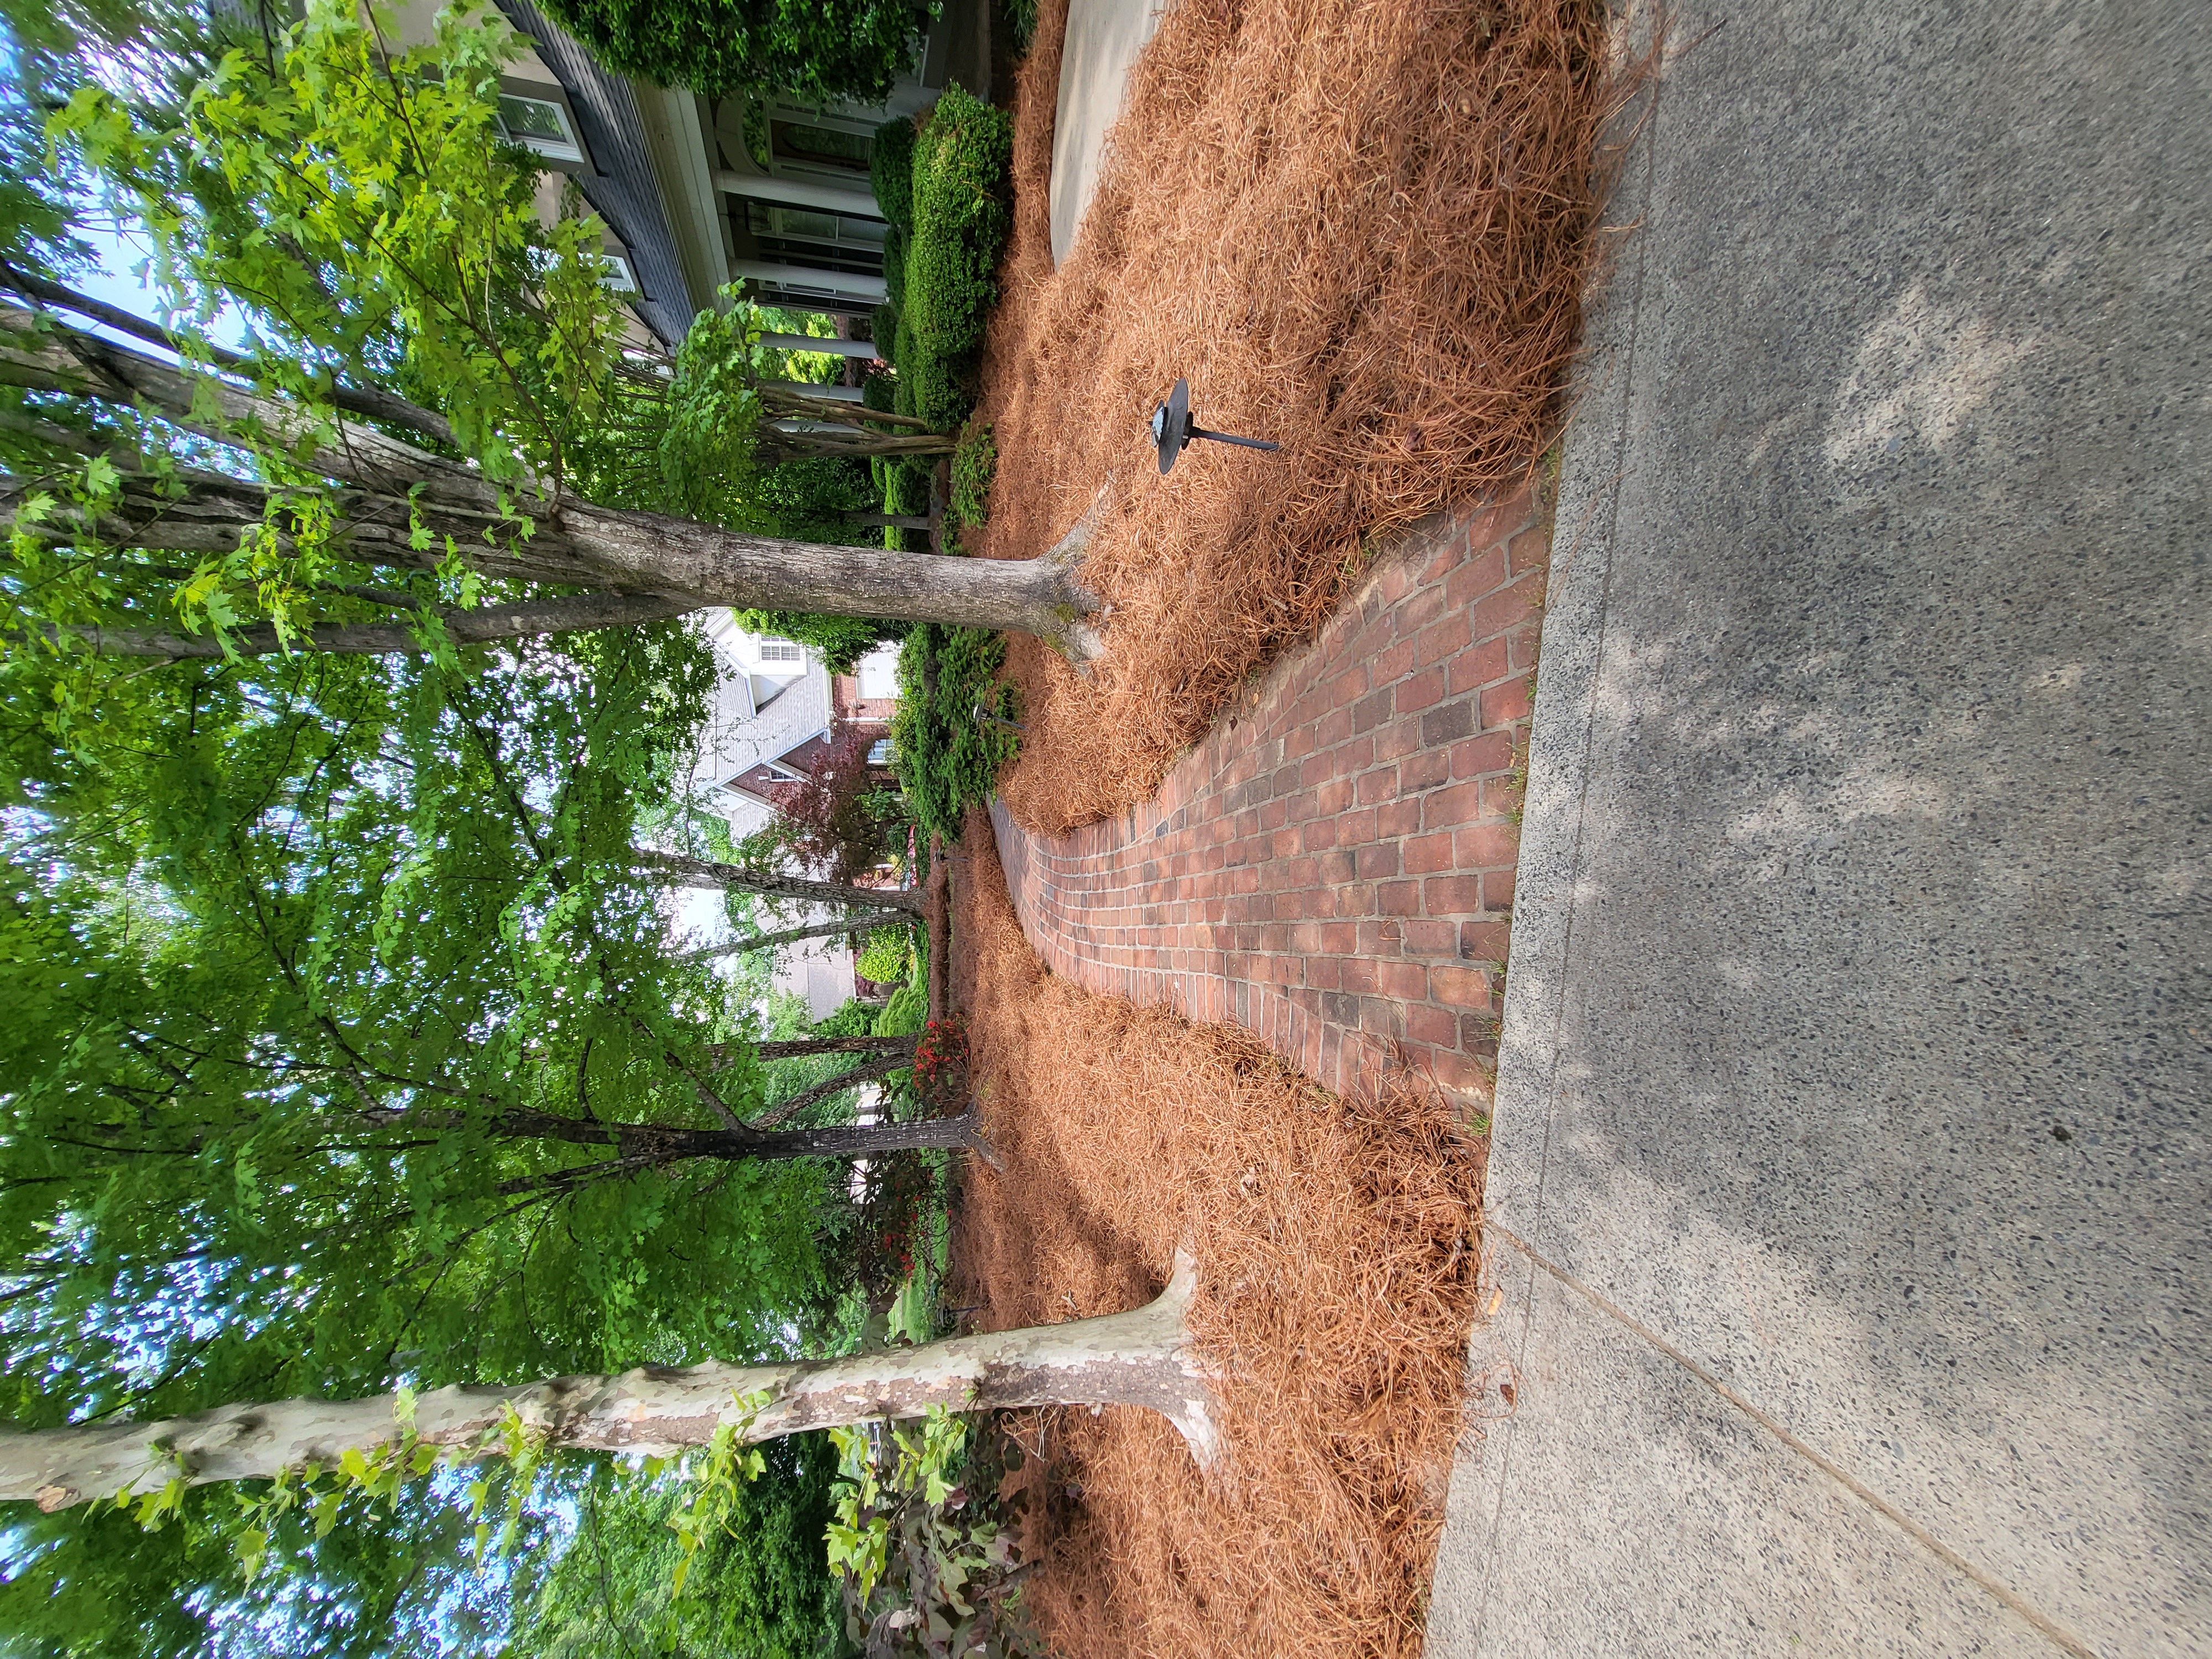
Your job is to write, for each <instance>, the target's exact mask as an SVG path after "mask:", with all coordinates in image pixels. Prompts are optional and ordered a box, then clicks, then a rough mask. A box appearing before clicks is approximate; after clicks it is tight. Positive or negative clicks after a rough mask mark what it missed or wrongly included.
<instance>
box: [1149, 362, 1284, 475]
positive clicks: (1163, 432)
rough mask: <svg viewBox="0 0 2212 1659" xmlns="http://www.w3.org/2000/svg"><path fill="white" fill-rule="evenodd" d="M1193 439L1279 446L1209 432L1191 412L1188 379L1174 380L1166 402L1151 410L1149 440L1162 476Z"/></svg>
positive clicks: (1249, 447) (1259, 445)
mask: <svg viewBox="0 0 2212 1659" xmlns="http://www.w3.org/2000/svg"><path fill="white" fill-rule="evenodd" d="M1194 438H1211V439H1212V441H1214V442H1215V443H1218V444H1237V445H1238V446H1240V447H1243V448H1245V449H1280V448H1281V447H1282V445H1280V444H1275V443H1269V442H1268V441H1267V440H1266V439H1265V438H1239V437H1235V436H1233V435H1231V434H1229V433H1226V432H1208V431H1207V430H1206V428H1204V427H1202V426H1200V424H1199V423H1198V417H1197V416H1194V415H1193V414H1192V413H1191V412H1190V382H1189V381H1188V380H1177V381H1176V383H1175V390H1174V391H1172V392H1169V393H1168V400H1167V402H1165V403H1164V404H1161V405H1160V406H1159V407H1158V409H1155V410H1153V411H1152V442H1153V444H1154V445H1155V446H1157V447H1158V449H1159V452H1160V471H1161V473H1162V475H1163V476H1164V475H1165V474H1166V473H1167V471H1168V470H1169V469H1170V468H1171V467H1173V466H1174V465H1175V464H1176V456H1178V455H1180V454H1182V453H1183V451H1184V450H1186V449H1188V448H1189V447H1190V443H1191V440H1192V439H1194Z"/></svg>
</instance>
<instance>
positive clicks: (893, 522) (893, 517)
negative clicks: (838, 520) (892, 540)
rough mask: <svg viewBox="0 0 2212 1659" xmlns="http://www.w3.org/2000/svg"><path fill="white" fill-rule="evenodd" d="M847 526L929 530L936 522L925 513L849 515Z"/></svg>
mask: <svg viewBox="0 0 2212 1659" xmlns="http://www.w3.org/2000/svg"><path fill="white" fill-rule="evenodd" d="M845 522H846V523H847V524H857V525H866V526H870V527H872V528H874V527H880V528H888V529H892V530H927V529H928V528H929V527H930V526H931V525H932V524H933V523H934V522H935V520H933V519H931V518H930V517H929V515H928V514H927V513H846V514H845Z"/></svg>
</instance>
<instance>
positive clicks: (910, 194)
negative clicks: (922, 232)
mask: <svg viewBox="0 0 2212 1659" xmlns="http://www.w3.org/2000/svg"><path fill="white" fill-rule="evenodd" d="M914 137H915V133H914V122H913V121H912V120H911V119H910V118H908V117H906V116H903V115H899V116H894V117H893V118H891V119H890V120H888V121H886V122H884V124H883V125H881V126H879V127H878V128H877V129H876V143H875V148H874V149H872V150H870V151H869V152H868V188H869V189H871V190H872V191H875V194H876V211H877V212H878V213H880V214H882V215H883V216H884V220H885V222H888V223H890V224H891V225H893V226H895V227H896V228H898V229H900V230H912V229H913V228H914Z"/></svg>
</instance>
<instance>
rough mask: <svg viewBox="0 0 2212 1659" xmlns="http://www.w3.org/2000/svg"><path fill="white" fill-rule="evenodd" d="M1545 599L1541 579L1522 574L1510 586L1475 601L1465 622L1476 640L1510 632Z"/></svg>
mask: <svg viewBox="0 0 2212 1659" xmlns="http://www.w3.org/2000/svg"><path fill="white" fill-rule="evenodd" d="M1543 599H1544V579H1543V578H1542V577H1541V576H1534V575H1531V576H1523V577H1522V578H1521V579H1520V580H1518V581H1516V582H1515V583H1514V584H1513V586H1510V587H1504V588H1500V589H1499V590H1498V592H1495V593H1492V594H1488V595H1486V596H1485V597H1484V598H1482V599H1477V600H1476V601H1475V602H1474V611H1472V612H1471V613H1470V615H1469V616H1468V623H1469V625H1470V627H1471V628H1472V629H1473V632H1474V637H1475V638H1476V639H1478V640H1486V639H1489V638H1491V637H1492V635H1498V634H1505V633H1510V631H1511V630H1513V629H1516V628H1520V627H1522V626H1523V625H1524V624H1526V623H1528V621H1529V620H1530V619H1531V618H1533V617H1534V616H1535V615H1536V611H1537V607H1538V606H1539V605H1541V604H1542V603H1543Z"/></svg>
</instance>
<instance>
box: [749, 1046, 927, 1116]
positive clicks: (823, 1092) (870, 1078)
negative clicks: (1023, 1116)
mask: <svg viewBox="0 0 2212 1659" xmlns="http://www.w3.org/2000/svg"><path fill="white" fill-rule="evenodd" d="M913 1064H914V1059H913V1056H912V1055H910V1054H886V1055H884V1057H883V1058H882V1059H880V1060H862V1061H861V1062H860V1064H859V1065H858V1066H851V1067H848V1069H847V1070H845V1071H842V1072H840V1073H837V1075H836V1076H835V1077H832V1078H824V1079H823V1080H822V1081H821V1082H819V1083H817V1084H816V1085H814V1086H813V1087H812V1088H811V1089H809V1090H807V1091H805V1092H804V1093H801V1094H796V1095H793V1097H791V1098H790V1099H789V1100H787V1101H784V1102H782V1103H781V1104H779V1105H778V1106H776V1107H775V1109H774V1110H773V1111H771V1112H769V1115H767V1116H766V1117H764V1118H763V1119H762V1120H761V1125H760V1127H762V1128H763V1129H767V1128H771V1127H774V1126H775V1125H776V1124H779V1123H788V1122H789V1121H791V1120H792V1119H793V1118H795V1117H797V1116H798V1115H799V1114H800V1113H801V1112H803V1111H805V1109H807V1108H808V1107H809V1106H811V1105H813V1104H815V1103H817V1102H818V1101H824V1100H827V1099H829V1097H831V1096H832V1095H841V1094H842V1093H844V1092H845V1091H846V1090H848V1089H851V1088H856V1087H858V1086H859V1085H861V1084H863V1083H873V1082H874V1081H875V1080H876V1079H878V1078H880V1077H889V1076H890V1074H891V1073H893V1072H897V1071H902V1070H904V1069H905V1068H906V1067H908V1066H911V1065H913ZM943 1121H945V1120H944V1119H942V1118H927V1117H926V1118H920V1119H917V1120H915V1123H916V1125H917V1126H918V1125H920V1124H923V1123H941V1122H943ZM951 1121H953V1122H956V1123H957V1122H959V1121H961V1119H959V1118H954V1119H953V1120H951ZM860 1127H864V1128H869V1129H879V1128H883V1127H887V1126H885V1125H883V1124H879V1123H871V1124H865V1125H862V1126H860ZM888 1127H894V1128H898V1127H906V1126H904V1125H898V1124H894V1125H890V1126H888Z"/></svg>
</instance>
